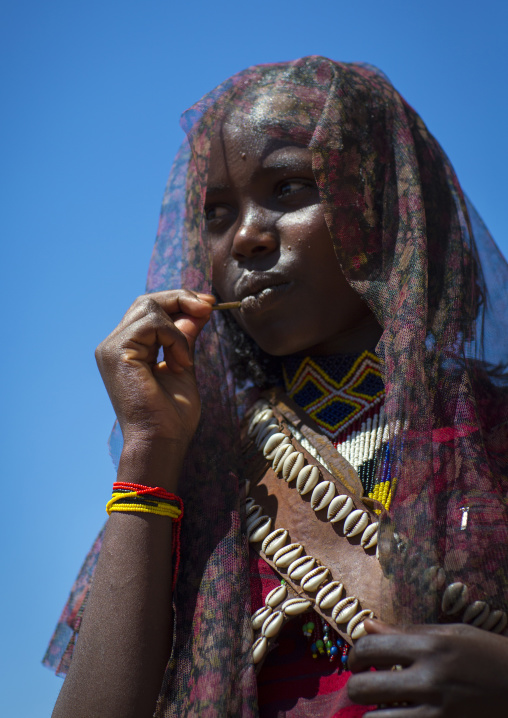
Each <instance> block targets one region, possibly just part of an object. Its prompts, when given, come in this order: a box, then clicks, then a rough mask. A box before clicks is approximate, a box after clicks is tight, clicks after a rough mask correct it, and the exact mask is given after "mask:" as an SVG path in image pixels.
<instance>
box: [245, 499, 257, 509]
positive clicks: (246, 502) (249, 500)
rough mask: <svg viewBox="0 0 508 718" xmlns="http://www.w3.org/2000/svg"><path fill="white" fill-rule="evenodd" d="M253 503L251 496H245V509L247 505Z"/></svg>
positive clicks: (247, 507)
mask: <svg viewBox="0 0 508 718" xmlns="http://www.w3.org/2000/svg"><path fill="white" fill-rule="evenodd" d="M253 503H255V502H254V499H253V498H252V496H247V498H246V499H245V510H246V511H248V510H249V507H250V506H252V504H253Z"/></svg>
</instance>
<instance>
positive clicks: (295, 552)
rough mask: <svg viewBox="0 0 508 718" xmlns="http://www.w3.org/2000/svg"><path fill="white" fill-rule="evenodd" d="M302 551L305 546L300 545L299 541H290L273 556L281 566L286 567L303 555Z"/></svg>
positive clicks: (275, 562)
mask: <svg viewBox="0 0 508 718" xmlns="http://www.w3.org/2000/svg"><path fill="white" fill-rule="evenodd" d="M302 551H303V546H300V544H299V543H290V544H289V545H288V546H283V547H282V548H280V549H279V550H278V551H277V552H276V554H275V556H274V557H273V562H274V564H275V565H276V566H278V567H279V568H285V567H286V566H289V564H290V563H293V561H294V560H295V559H297V558H298V557H299V556H300V555H301V553H302Z"/></svg>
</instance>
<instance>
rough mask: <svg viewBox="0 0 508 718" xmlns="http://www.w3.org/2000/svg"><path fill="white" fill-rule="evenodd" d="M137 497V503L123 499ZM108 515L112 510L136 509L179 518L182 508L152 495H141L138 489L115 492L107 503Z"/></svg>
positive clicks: (141, 511)
mask: <svg viewBox="0 0 508 718" xmlns="http://www.w3.org/2000/svg"><path fill="white" fill-rule="evenodd" d="M134 497H136V498H137V499H139V500H138V501H137V502H136V503H126V502H125V501H121V503H119V502H120V500H121V499H130V498H134ZM106 511H107V512H108V515H109V514H111V512H112V511H136V512H140V513H145V514H157V515H158V516H168V517H169V518H172V519H178V518H179V517H180V516H181V513H182V512H181V510H180V509H179V508H178V507H177V506H173V504H169V503H166V502H165V501H159V500H158V499H157V498H154V497H152V496H147V497H146V498H145V497H143V496H139V494H138V492H137V491H127V492H114V493H113V496H112V497H111V499H110V500H109V501H108V503H107V504H106Z"/></svg>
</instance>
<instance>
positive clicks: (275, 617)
mask: <svg viewBox="0 0 508 718" xmlns="http://www.w3.org/2000/svg"><path fill="white" fill-rule="evenodd" d="M283 623H284V614H283V613H282V611H275V613H272V615H271V616H268V618H267V619H266V621H265V622H264V623H263V627H262V628H261V633H262V634H263V636H266V637H267V638H273V636H276V635H277V634H278V632H279V631H280V629H281V628H282V624H283Z"/></svg>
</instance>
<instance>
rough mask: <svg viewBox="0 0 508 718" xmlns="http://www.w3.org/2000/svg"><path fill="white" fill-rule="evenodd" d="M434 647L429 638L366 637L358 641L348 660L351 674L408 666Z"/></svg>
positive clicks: (401, 636) (400, 635)
mask: <svg viewBox="0 0 508 718" xmlns="http://www.w3.org/2000/svg"><path fill="white" fill-rule="evenodd" d="M433 646H434V640H433V638H432V637H431V636H414V635H413V636H411V635H406V634H404V633H393V634H392V633H391V634H387V635H383V634H377V635H373V634H370V635H367V636H363V637H362V638H360V639H358V641H357V642H356V644H355V646H354V647H353V649H352V650H351V652H350V654H349V658H348V666H349V669H350V670H351V671H352V672H353V673H360V672H362V671H367V670H369V669H370V668H392V667H393V666H395V665H402V666H410V665H412V664H413V663H414V662H415V661H416V660H418V659H419V658H421V657H422V656H424V655H427V654H428V652H429V651H430V650H432V647H433Z"/></svg>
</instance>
